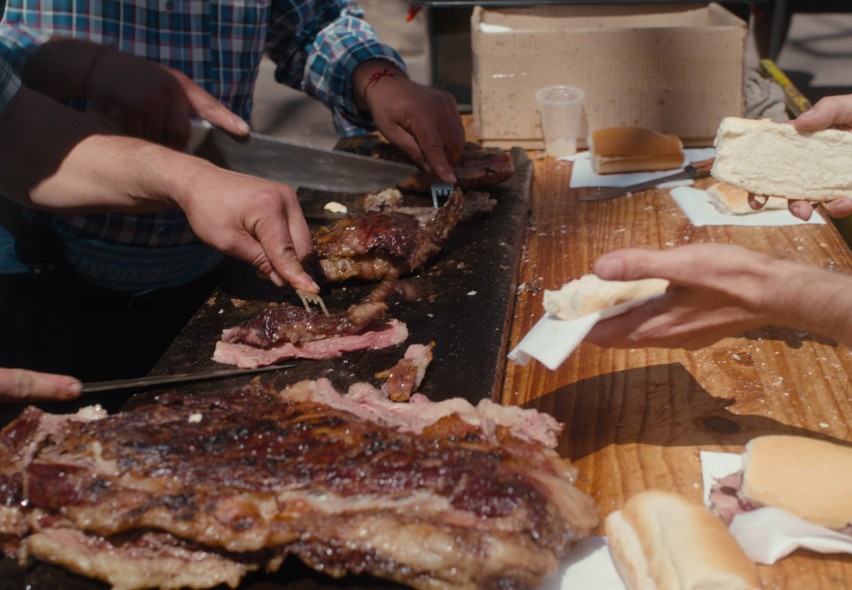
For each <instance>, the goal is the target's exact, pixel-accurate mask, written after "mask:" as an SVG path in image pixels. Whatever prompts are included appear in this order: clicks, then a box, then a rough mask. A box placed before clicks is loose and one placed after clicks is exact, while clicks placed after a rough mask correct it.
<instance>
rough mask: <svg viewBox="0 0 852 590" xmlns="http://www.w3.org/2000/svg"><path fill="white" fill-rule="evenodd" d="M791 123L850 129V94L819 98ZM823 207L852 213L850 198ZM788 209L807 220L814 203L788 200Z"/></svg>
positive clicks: (832, 212)
mask: <svg viewBox="0 0 852 590" xmlns="http://www.w3.org/2000/svg"><path fill="white" fill-rule="evenodd" d="M792 124H793V126H794V127H795V128H796V129H797V130H798V131H802V132H805V131H819V130H822V129H829V128H834V129H846V130H849V129H852V94H847V95H843V96H827V97H825V98H823V99H820V100H819V101H818V102H817V103H816V104H815V105H814V106H813V107H812V108H810V109H809V110H807V111H805V112H804V113H802V114H801V115H799V116H798V117H797V118H796V119H795V120H794V121H793V123H792ZM750 202H751V200H750ZM824 207H825V210H826V212H828V214H829V215H830V216H832V217H846V216H847V215H850V214H852V199H849V198H846V197H842V198H839V199H835V200H834V201H829V202H827V203H824ZM752 208H755V209H759V208H760V206H759V205H758V206H755V205H754V204H753V205H752ZM789 209H790V212H791V213H792V214H793V215H795V216H796V217H798V218H799V219H803V220H805V221H807V220H808V219H810V218H811V215H812V214H813V211H814V205H813V204H812V203H809V202H808V201H790V204H789Z"/></svg>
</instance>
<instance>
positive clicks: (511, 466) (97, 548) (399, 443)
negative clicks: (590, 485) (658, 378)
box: [0, 380, 598, 590]
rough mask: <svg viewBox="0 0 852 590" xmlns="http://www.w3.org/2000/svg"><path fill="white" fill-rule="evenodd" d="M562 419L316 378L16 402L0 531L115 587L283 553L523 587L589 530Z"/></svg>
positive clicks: (9, 542) (2, 440)
mask: <svg viewBox="0 0 852 590" xmlns="http://www.w3.org/2000/svg"><path fill="white" fill-rule="evenodd" d="M560 428H561V425H559V424H558V423H557V422H556V421H555V420H553V418H551V417H550V416H547V415H546V414H541V413H539V412H536V411H535V410H524V409H520V408H511V407H503V406H499V405H497V404H493V403H492V402H490V401H488V400H483V401H482V402H480V404H479V405H478V406H476V407H474V406H472V405H471V404H469V403H468V402H466V401H464V400H462V399H458V398H456V399H451V400H447V401H444V402H437V403H433V402H430V401H429V400H428V399H426V398H425V397H424V396H422V395H421V394H414V395H413V396H412V398H411V401H410V402H408V403H395V402H392V401H390V400H389V399H388V398H387V397H385V396H384V395H383V394H382V393H381V392H380V391H379V390H377V389H376V388H374V387H372V386H371V385H368V384H357V385H355V386H353V387H352V388H351V389H350V391H349V392H348V393H347V394H345V395H341V394H340V393H338V392H337V391H335V390H334V389H333V388H332V386H331V384H330V382H328V381H326V380H318V381H309V382H302V383H299V384H296V385H294V386H292V387H290V388H288V389H286V390H284V391H282V392H279V391H275V390H273V389H271V388H269V387H266V386H262V385H259V384H253V385H250V386H248V387H245V388H241V389H238V390H236V391H230V392H227V393H223V394H221V395H216V396H199V397H187V396H182V395H180V394H178V393H169V394H163V395H161V396H159V397H158V399H157V403H154V404H150V405H147V406H142V407H138V408H136V409H133V410H128V411H125V412H121V413H118V414H115V415H109V416H107V415H104V414H103V413H102V412H101V413H97V412H96V413H91V414H90V415H69V416H58V415H51V414H47V413H44V412H42V411H40V410H38V409H36V408H29V409H27V410H25V411H24V412H23V414H22V415H21V416H20V417H19V418H18V419H17V420H15V421H14V422H12V423H11V424H9V425H8V426H7V427H6V428H5V429H4V430H3V431H2V432H0V500H2V502H0V504H2V510H0V534H2V539H3V541H4V545H3V546H4V550H5V551H6V552H7V553H12V554H14V553H17V555H18V556H19V557H20V558H21V559H26V557H27V556H32V557H35V558H38V559H41V560H44V561H48V562H52V563H57V564H60V565H62V566H64V567H67V568H69V569H72V570H74V571H76V572H78V573H81V574H83V575H86V576H90V577H96V578H99V579H102V580H104V581H106V582H107V583H110V584H112V585H113V586H115V587H119V588H125V589H131V588H146V587H161V588H177V587H181V586H188V587H192V588H208V587H212V586H215V585H216V584H220V583H225V584H229V585H231V586H232V587H233V586H235V585H236V584H237V583H238V580H239V579H240V578H241V576H242V575H243V574H244V573H245V572H247V571H250V570H252V569H255V568H258V567H264V568H267V569H270V570H275V569H276V568H277V567H279V565H280V564H281V562H282V561H283V559H284V558H285V557H286V556H287V555H289V554H294V555H296V556H298V557H299V558H300V559H301V560H303V561H304V562H305V563H307V564H308V565H310V566H312V567H315V568H318V569H321V570H322V571H324V572H327V573H329V574H331V575H333V576H342V575H345V574H347V573H369V574H372V575H375V576H379V577H383V578H387V579H391V580H395V581H398V582H401V583H405V584H409V585H411V586H413V587H415V588H422V589H437V588H464V589H471V590H473V589H475V588H495V589H496V588H532V587H535V586H536V585H537V584H538V583H539V582H540V581H541V579H542V577H543V576H545V575H547V574H549V573H551V572H553V571H554V569H555V567H556V563H557V560H558V558H559V557H561V556H562V555H564V554H565V553H566V552H567V551H568V549H569V548H570V547H571V546H572V545H573V544H574V543H576V542H577V541H578V540H579V539H581V538H583V537H584V536H586V535H588V534H589V533H590V532H591V530H592V529H593V528H594V527H595V526H596V525H597V522H598V519H597V514H596V510H595V507H594V504H593V502H592V500H591V498H589V497H588V496H586V495H585V494H583V493H582V492H580V491H579V490H577V489H576V488H575V487H574V486H573V480H574V477H575V474H576V471H575V468H573V467H572V466H571V465H570V464H569V463H568V462H567V461H565V460H563V459H561V458H560V457H559V456H558V454H557V453H556V452H555V451H554V450H553V446H554V445H555V441H556V435H557V434H558V432H559V430H560ZM63 547H64V549H63ZM183 566H185V567H183ZM192 572H199V575H192ZM202 574H203V575H202Z"/></svg>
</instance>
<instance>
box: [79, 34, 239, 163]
mask: <svg viewBox="0 0 852 590" xmlns="http://www.w3.org/2000/svg"><path fill="white" fill-rule="evenodd" d="M92 60H93V63H91V64H90V66H89V74H88V76H87V77H86V79H85V80H83V81H82V83H83V91H84V92H85V94H86V96H87V97H88V98H89V99H90V100H91V101H92V104H93V105H94V107H95V109H96V110H97V111H98V112H99V113H100V114H102V115H103V116H104V117H106V118H107V119H108V122H109V124H111V125H112V126H114V127H116V128H117V129H118V130H120V131H122V132H124V133H127V134H128V135H133V136H136V137H142V138H145V139H148V140H151V141H154V142H157V143H161V144H163V145H166V146H168V147H172V148H175V149H183V148H185V147H186V145H187V142H188V141H189V133H190V124H189V120H190V117H198V118H201V119H206V120H207V121H210V122H211V123H212V124H214V125H215V126H217V127H220V128H222V129H224V130H226V131H228V132H230V133H233V134H234V135H238V136H245V135H248V133H249V126H248V124H247V123H246V122H245V121H243V120H242V119H241V118H240V117H239V116H237V115H235V114H234V113H232V112H231V111H229V110H228V109H227V108H225V107H224V106H223V105H222V104H221V103H219V101H218V100H216V99H215V98H214V97H213V96H212V95H211V94H209V93H208V92H207V91H206V90H204V89H203V88H201V87H200V86H198V85H197V84H196V83H195V82H193V81H192V80H190V79H189V77H187V76H186V75H185V74H183V73H182V72H179V71H178V70H174V69H171V68H168V67H166V66H163V65H160V64H157V63H155V62H151V61H148V60H145V59H142V58H139V57H136V56H133V55H130V54H126V53H122V52H120V51H116V50H114V49H111V48H109V47H102V48H100V49H99V50H98V52H97V53H96V54H95V55H94V57H93V58H92ZM116 80H120V81H121V82H120V83H117V82H116Z"/></svg>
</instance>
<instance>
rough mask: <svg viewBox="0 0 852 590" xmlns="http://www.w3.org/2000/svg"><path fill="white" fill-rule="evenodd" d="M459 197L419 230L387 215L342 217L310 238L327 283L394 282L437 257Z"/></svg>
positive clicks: (457, 215)
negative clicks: (392, 279)
mask: <svg viewBox="0 0 852 590" xmlns="http://www.w3.org/2000/svg"><path fill="white" fill-rule="evenodd" d="M463 208H464V197H463V196H462V192H461V191H459V190H457V191H455V192H454V193H453V194H452V195H451V196H450V198H449V199H448V201H447V203H446V204H444V206H443V207H441V208H440V209H439V210H438V212H437V213H436V214H435V215H434V216H432V217H429V218H427V219H425V220H424V222H423V223H422V224H421V222H420V221H418V219H417V218H416V217H414V216H412V215H408V214H405V213H400V212H395V211H390V212H379V213H367V214H365V215H358V216H354V217H347V218H344V219H341V220H340V221H337V222H335V223H333V224H331V225H329V226H325V227H322V228H320V229H318V230H317V231H316V232H315V233H314V249H315V251H316V254H317V258H318V261H319V265H320V269H321V270H322V273H323V275H324V276H325V278H326V279H327V280H328V281H332V282H338V281H345V280H347V279H351V278H359V279H362V280H365V281H375V280H380V279H383V278H385V277H399V276H402V275H405V274H408V273H411V272H415V271H417V270H419V269H420V268H421V267H422V266H423V265H424V264H425V263H426V262H427V261H428V260H429V259H430V258H432V257H433V256H434V255H435V254H437V253H438V252H439V251H440V249H441V247H442V246H443V245H444V243H445V242H446V241H447V238H448V236H449V235H450V232H451V231H452V230H453V228H454V227H455V226H456V225H457V224H458V223H459V221H460V219H461V215H462V211H463Z"/></svg>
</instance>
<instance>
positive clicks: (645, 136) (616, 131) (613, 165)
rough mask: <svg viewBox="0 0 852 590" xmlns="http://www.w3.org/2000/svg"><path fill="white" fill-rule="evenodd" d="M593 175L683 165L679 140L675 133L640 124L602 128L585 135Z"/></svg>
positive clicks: (681, 146)
mask: <svg viewBox="0 0 852 590" xmlns="http://www.w3.org/2000/svg"><path fill="white" fill-rule="evenodd" d="M589 153H590V155H591V160H592V170H593V171H594V172H595V173H596V174H615V173H619V172H641V171H654V170H672V169H673V168H680V167H681V166H683V143H682V142H681V141H680V138H678V137H677V136H676V135H670V134H664V133H659V132H657V131H653V130H651V129H645V128H644V127H606V128H604V129H598V130H596V131H593V132H592V133H591V135H590V136H589Z"/></svg>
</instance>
